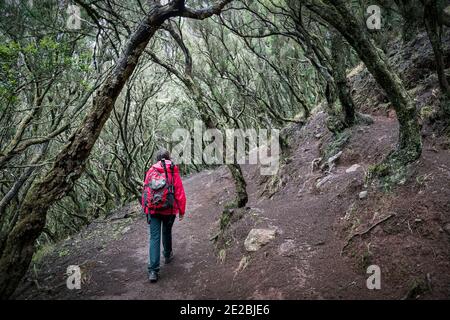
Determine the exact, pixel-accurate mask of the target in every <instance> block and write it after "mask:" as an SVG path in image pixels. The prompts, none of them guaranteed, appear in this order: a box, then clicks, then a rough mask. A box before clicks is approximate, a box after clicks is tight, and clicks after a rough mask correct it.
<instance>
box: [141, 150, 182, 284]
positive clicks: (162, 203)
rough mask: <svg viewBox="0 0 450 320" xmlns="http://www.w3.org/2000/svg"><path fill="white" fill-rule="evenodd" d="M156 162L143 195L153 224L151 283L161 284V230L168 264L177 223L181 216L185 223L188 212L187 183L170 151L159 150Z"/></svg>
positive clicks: (149, 267)
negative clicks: (181, 176)
mask: <svg viewBox="0 0 450 320" xmlns="http://www.w3.org/2000/svg"><path fill="white" fill-rule="evenodd" d="M156 160H157V162H156V163H155V164H154V165H152V167H151V168H150V169H149V170H148V171H147V173H146V175H145V181H144V188H143V195H142V206H143V208H144V212H145V213H146V214H147V222H148V223H149V226H148V230H149V260H148V272H149V280H150V282H156V281H158V274H159V266H160V254H161V251H160V250H161V249H160V243H161V229H162V244H163V249H164V251H163V254H164V262H165V263H166V264H167V263H170V262H171V261H172V259H173V252H172V226H173V223H174V221H175V218H176V215H177V214H178V216H179V220H180V221H181V220H183V217H184V213H185V209H186V195H185V193H184V188H183V183H182V182H181V178H180V174H179V171H178V167H177V166H176V165H174V164H173V163H172V161H171V160H170V154H169V151H167V150H165V149H161V150H159V151H158V152H157V154H156ZM161 227H162V228H161Z"/></svg>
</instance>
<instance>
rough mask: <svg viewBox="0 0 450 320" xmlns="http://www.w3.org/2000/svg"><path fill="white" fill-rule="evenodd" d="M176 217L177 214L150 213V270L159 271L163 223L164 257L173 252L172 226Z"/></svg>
mask: <svg viewBox="0 0 450 320" xmlns="http://www.w3.org/2000/svg"><path fill="white" fill-rule="evenodd" d="M175 217H176V216H175V215H159V214H152V215H150V224H149V225H148V237H149V252H148V272H150V271H156V272H159V262H160V255H161V225H162V243H163V248H164V257H166V258H168V257H169V256H170V254H171V253H172V226H173V223H174V221H175Z"/></svg>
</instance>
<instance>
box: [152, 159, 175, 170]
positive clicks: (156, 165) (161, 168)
mask: <svg viewBox="0 0 450 320" xmlns="http://www.w3.org/2000/svg"><path fill="white" fill-rule="evenodd" d="M164 162H165V163H166V169H167V172H170V164H171V163H172V161H170V160H165V161H164ZM152 168H154V169H155V170H158V171H159V172H164V168H163V167H162V162H161V161H158V162H157V163H155V164H154V165H152ZM174 172H178V168H177V166H175V167H174Z"/></svg>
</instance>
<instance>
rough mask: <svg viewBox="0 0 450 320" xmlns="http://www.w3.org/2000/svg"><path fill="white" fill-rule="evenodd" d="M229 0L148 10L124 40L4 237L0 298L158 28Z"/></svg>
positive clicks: (210, 11)
mask: <svg viewBox="0 0 450 320" xmlns="http://www.w3.org/2000/svg"><path fill="white" fill-rule="evenodd" d="M229 2H231V0H223V1H221V2H219V3H217V4H215V5H213V6H211V7H209V8H203V9H199V10H193V9H190V8H187V7H185V5H184V1H183V0H174V1H172V2H169V4H167V5H164V6H161V5H158V4H156V3H153V4H151V8H150V10H149V12H148V14H147V15H146V17H145V19H143V20H142V21H141V22H140V23H139V25H138V26H137V28H136V30H135V31H134V32H133V34H132V35H131V37H130V39H129V40H128V42H127V44H126V46H125V49H124V51H123V53H122V54H121V57H120V59H119V61H118V62H117V64H116V66H115V68H114V70H113V71H112V73H111V74H110V75H109V76H108V77H107V79H106V80H105V82H104V84H103V85H102V87H101V88H100V90H99V92H98V93H97V94H96V96H95V97H94V99H93V103H92V107H91V109H90V111H89V112H88V113H87V115H86V116H85V118H84V119H83V121H82V123H81V125H80V126H79V127H78V129H77V130H76V131H75V133H74V134H73V135H72V136H71V137H70V139H69V142H68V143H67V145H66V146H65V147H64V148H63V149H62V150H61V151H60V152H59V154H58V156H57V158H56V160H55V163H54V165H53V167H52V168H51V169H50V171H49V172H48V173H47V174H46V175H45V177H44V178H43V179H42V180H41V181H39V182H37V183H35V184H33V186H32V187H31V190H30V191H29V192H28V195H27V197H26V198H25V200H24V203H23V205H22V208H21V211H20V213H19V219H18V221H17V224H16V225H15V227H14V228H13V230H12V231H11V232H10V234H9V235H8V238H7V240H6V243H5V248H4V251H3V252H2V253H1V257H0V298H2V299H6V298H9V297H10V296H11V294H13V292H14V290H15V289H16V287H17V285H18V284H19V282H20V280H21V279H22V277H23V275H24V274H25V272H26V271H27V268H28V266H29V264H30V261H31V258H32V256H33V253H34V250H35V248H34V244H35V241H36V239H37V238H38V237H39V235H40V234H41V233H42V230H43V228H44V227H45V222H46V216H47V211H48V209H49V208H50V206H51V205H52V204H53V203H54V202H55V201H57V200H58V199H61V198H62V197H63V196H64V195H66V194H67V192H69V191H70V190H71V189H72V187H73V184H74V182H75V181H76V180H77V179H78V178H79V177H80V175H81V173H82V172H83V170H84V167H85V164H86V160H87V158H88V156H89V154H90V152H91V150H92V148H93V146H94V144H95V142H96V140H97V138H98V136H99V135H100V132H101V130H102V128H103V126H104V124H105V122H106V120H107V119H108V117H109V115H110V113H111V111H112V109H113V107H114V104H115V101H116V99H117V97H118V96H119V94H120V92H121V91H122V89H123V86H124V84H125V82H126V81H127V80H128V78H129V77H130V76H131V74H132V73H133V71H134V69H135V68H136V65H137V63H138V60H139V57H140V56H141V54H142V52H143V51H144V49H145V47H146V46H147V44H148V42H149V41H150V39H151V38H152V36H153V35H154V34H155V32H156V30H158V28H159V27H160V26H161V24H162V23H163V22H164V21H165V20H167V19H168V18H170V17H174V16H184V17H190V18H193V19H205V18H207V17H210V16H212V15H214V14H219V13H220V12H221V10H222V9H223V7H224V6H225V5H226V4H227V3H229Z"/></svg>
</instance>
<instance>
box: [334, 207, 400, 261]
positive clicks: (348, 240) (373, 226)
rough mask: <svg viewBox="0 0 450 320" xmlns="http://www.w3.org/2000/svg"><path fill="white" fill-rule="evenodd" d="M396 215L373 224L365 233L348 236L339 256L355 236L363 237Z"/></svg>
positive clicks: (392, 214)
mask: <svg viewBox="0 0 450 320" xmlns="http://www.w3.org/2000/svg"><path fill="white" fill-rule="evenodd" d="M395 215H396V214H395V213H391V214H390V215H388V216H387V217H385V218H383V219H381V220H380V221H378V222H377V223H375V224H373V225H372V226H370V227H369V228H368V229H366V230H365V231H362V232H357V233H355V234H353V235H351V236H350V238H348V239H347V243H346V244H345V245H344V246H343V247H342V250H341V255H342V253H343V252H344V250H345V249H346V248H347V247H348V246H349V245H350V242H351V241H352V240H353V239H354V238H355V237H357V236H363V235H365V234H367V233H369V232H370V231H371V230H372V229H373V228H375V227H376V226H378V225H380V224H381V223H383V222H385V221H387V220H389V219H390V218H392V217H394V216H395Z"/></svg>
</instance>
